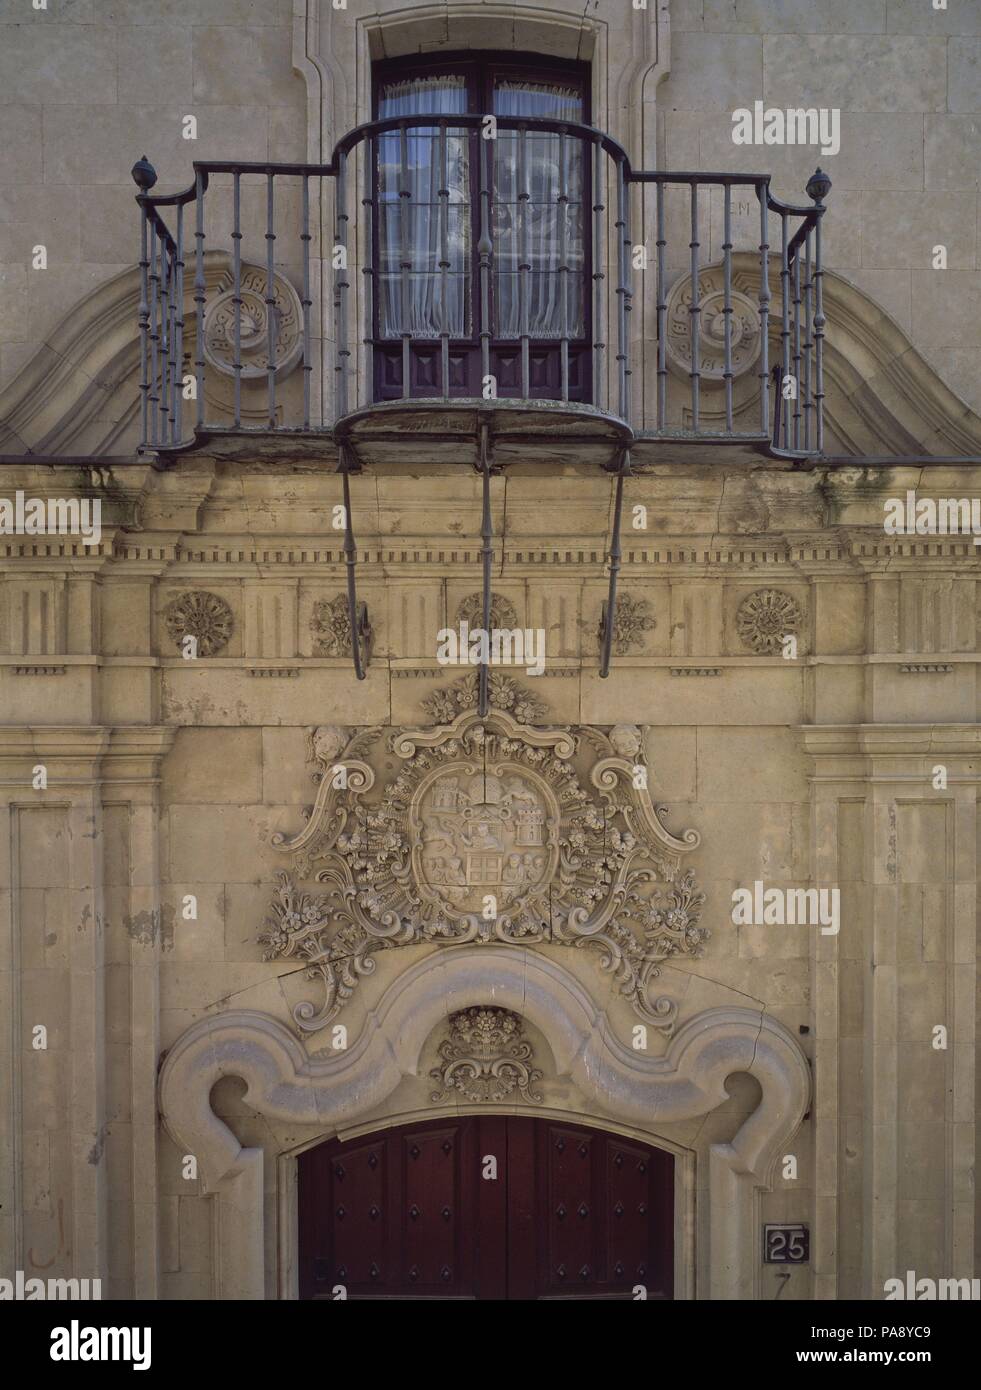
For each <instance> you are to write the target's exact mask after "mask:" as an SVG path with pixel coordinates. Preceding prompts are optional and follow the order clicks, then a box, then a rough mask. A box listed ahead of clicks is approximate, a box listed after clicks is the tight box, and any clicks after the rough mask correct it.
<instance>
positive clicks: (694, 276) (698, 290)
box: [688, 179, 702, 434]
mask: <svg viewBox="0 0 981 1390" xmlns="http://www.w3.org/2000/svg"><path fill="white" fill-rule="evenodd" d="M688 247H689V250H690V252H691V308H690V310H689V314H690V322H691V327H690V329H689V334H690V341H691V373H690V376H691V424H692V429H693V430H694V431H695V433H696V434H697V433H698V421H699V412H700V410H701V400H700V396H701V384H702V372H701V361H702V357H701V346H702V287H701V285H700V284H699V279H698V249H699V240H698V183H697V181H696V180H694V179H693V180H692V184H691V241H690V242H689V243H688Z"/></svg>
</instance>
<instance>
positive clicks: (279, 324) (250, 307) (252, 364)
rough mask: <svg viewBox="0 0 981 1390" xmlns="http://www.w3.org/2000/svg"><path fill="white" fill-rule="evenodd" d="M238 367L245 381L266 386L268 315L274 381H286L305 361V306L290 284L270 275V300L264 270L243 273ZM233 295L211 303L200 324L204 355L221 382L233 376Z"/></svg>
mask: <svg viewBox="0 0 981 1390" xmlns="http://www.w3.org/2000/svg"><path fill="white" fill-rule="evenodd" d="M239 298H240V300H241V308H240V319H239V329H238V346H239V361H240V363H241V369H242V370H241V376H242V380H243V381H260V380H261V381H265V380H266V376H267V369H268V363H269V309H270V305H269V304H268V303H267V300H268V299H269V298H271V299H272V301H273V303H272V306H271V307H272V348H273V358H272V360H273V362H274V364H275V375H276V377H277V379H278V378H279V377H283V376H286V375H287V373H289V372H291V371H292V370H293V368H294V367H295V366H296V365H297V363H298V362H299V360H300V358H301V357H302V355H303V306H302V304H301V302H300V297H299V295H298V294H297V292H296V290H295V289H294V288H293V286H292V285H291V284H290V282H289V281H288V280H286V279H284V277H283V276H282V275H275V274H274V275H273V279H272V294H271V296H270V294H269V281H268V277H267V274H266V271H265V269H264V268H263V267H262V266H257V265H249V264H243V266H242V273H241V294H240V295H239ZM235 346H236V344H235V290H234V288H233V289H230V290H225V291H224V292H223V293H222V294H219V295H217V296H216V297H215V298H214V299H212V301H211V303H210V304H209V305H208V307H207V311H206V313H205V319H204V355H205V359H206V361H207V362H208V365H209V366H211V367H214V368H215V370H216V371H218V372H221V373H222V375H223V376H230V377H234V376H235Z"/></svg>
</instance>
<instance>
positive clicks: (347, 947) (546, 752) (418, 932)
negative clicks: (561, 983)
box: [260, 708, 708, 1034]
mask: <svg viewBox="0 0 981 1390" xmlns="http://www.w3.org/2000/svg"><path fill="white" fill-rule="evenodd" d="M349 733H351V731H348V730H345V729H342V728H339V727H337V726H328V727H325V728H321V729H318V730H316V731H315V733H314V736H313V754H314V760H315V762H316V763H317V764H318V767H319V772H318V774H317V775H318V776H319V785H318V788H317V794H316V800H315V802H314V805H313V807H312V810H311V812H310V815H309V817H308V820H307V823H306V825H305V827H304V828H303V829H302V830H301V831H300V832H299V833H298V834H296V835H295V836H293V837H292V838H289V837H287V836H284V835H280V836H277V837H276V838H275V840H274V844H275V845H276V847H277V849H278V850H279V851H280V852H281V853H282V854H283V855H284V856H288V858H289V861H290V863H289V868H288V869H284V871H283V872H282V873H281V874H280V882H279V887H278V889H277V891H276V895H275V898H274V900H273V903H272V906H271V911H270V916H269V918H268V920H267V922H266V929H265V931H264V933H263V935H262V936H261V938H260V940H261V941H262V943H263V945H264V946H265V948H266V959H273V958H282V959H288V960H295V961H297V962H300V963H306V965H307V967H308V968H307V972H306V973H307V977H308V978H310V979H312V980H316V981H318V982H319V985H320V991H321V993H320V998H319V999H318V1000H317V1001H314V1000H311V999H307V1000H303V1001H302V1002H301V1003H299V1004H297V1005H296V1007H295V1008H294V1010H293V1018H294V1022H295V1024H296V1026H297V1027H298V1028H299V1029H300V1030H301V1031H302V1032H315V1031H317V1030H318V1029H321V1028H323V1027H324V1026H325V1025H326V1024H327V1023H329V1022H330V1021H331V1020H332V1019H333V1018H334V1017H335V1016H336V1015H337V1014H338V1013H339V1012H340V1010H341V1009H342V1008H343V1007H344V1004H345V1003H346V1001H347V1000H348V999H349V998H350V997H351V995H352V993H353V991H354V990H355V989H356V988H357V986H358V984H359V983H360V981H361V980H362V979H363V978H364V977H365V976H367V975H370V974H371V973H372V972H373V971H374V969H375V964H376V957H377V955H378V953H379V952H380V951H387V950H393V949H397V948H399V947H401V946H408V945H427V944H428V945H432V946H437V947H447V948H452V947H454V946H463V945H470V944H476V945H480V946H486V947H487V948H489V949H493V948H494V947H495V946H500V945H509V946H512V947H513V946H520V947H524V948H531V949H535V950H539V949H541V950H546V951H549V950H551V949H552V948H562V949H574V950H585V951H586V952H588V953H591V954H595V956H596V960H597V964H598V966H599V967H600V968H601V969H602V970H604V971H606V972H608V973H609V974H610V975H612V977H613V980H614V981H615V985H616V988H617V991H618V993H619V995H620V996H621V997H622V998H623V999H624V1000H625V1001H626V1002H627V1003H628V1004H629V1006H630V1007H631V1008H632V1010H633V1012H634V1013H635V1014H636V1016H637V1017H638V1018H640V1019H642V1020H643V1021H644V1022H645V1023H647V1024H649V1025H650V1026H652V1027H654V1028H655V1029H657V1030H659V1031H661V1032H663V1033H665V1034H670V1033H671V1032H672V1031H673V1030H674V1028H675V1025H676V1021H677V1004H676V1002H675V1001H674V1000H672V999H670V998H668V997H666V996H665V995H663V994H662V995H659V994H658V993H657V990H656V981H657V979H658V976H659V974H660V970H661V966H662V964H663V963H664V962H665V961H666V960H668V959H669V958H671V957H675V956H681V955H687V956H697V955H699V954H700V953H701V947H702V943H703V942H704V940H705V939H706V938H707V936H708V932H707V931H706V930H705V929H704V928H703V927H700V926H699V925H698V921H699V915H700V911H701V907H702V904H703V902H704V895H703V894H702V893H700V892H698V891H697V889H696V886H695V881H694V876H693V874H692V873H691V871H690V870H687V869H685V868H684V860H685V858H686V856H687V855H688V854H689V853H690V852H691V851H692V850H694V849H695V848H696V847H697V845H698V843H699V836H698V834H697V832H696V831H694V830H687V831H685V832H684V833H683V834H682V835H681V836H680V838H679V837H675V836H674V835H672V834H671V833H670V832H669V831H668V830H667V829H666V828H665V825H664V821H663V818H664V815H665V808H664V807H661V806H655V805H654V804H653V803H652V802H651V799H650V795H649V792H648V790H647V777H646V768H645V765H644V763H643V753H642V736H641V731H640V730H639V729H638V728H637V727H636V726H634V725H628V724H623V725H617V726H616V728H614V729H613V730H612V731H611V733H610V735H609V736H607V735H606V734H604V733H603V732H601V731H600V730H598V729H595V728H586V727H582V728H576V729H571V728H542V727H537V726H531V725H528V724H522V723H519V722H517V721H516V720H515V719H514V718H513V717H512V716H511V715H510V714H509V713H507V712H506V711H504V710H502V709H499V708H496V709H495V708H492V709H491V710H490V712H489V713H488V715H487V717H485V718H483V719H482V718H481V717H480V716H479V714H478V713H477V711H476V710H475V709H474V708H467V709H465V710H464V711H463V712H462V713H460V714H458V715H457V716H456V717H455V718H453V719H452V720H451V721H450V722H448V723H443V724H440V725H438V726H436V727H425V728H414V729H413V728H408V729H400V730H395V731H391V730H383V729H381V728H368V729H362V730H360V731H357V732H353V734H352V736H350V737H349ZM382 769H384V775H383V773H382Z"/></svg>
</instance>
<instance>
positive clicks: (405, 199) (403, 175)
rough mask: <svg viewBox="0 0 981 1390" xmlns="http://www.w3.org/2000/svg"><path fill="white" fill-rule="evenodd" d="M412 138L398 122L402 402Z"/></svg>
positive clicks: (407, 349) (407, 346)
mask: <svg viewBox="0 0 981 1390" xmlns="http://www.w3.org/2000/svg"><path fill="white" fill-rule="evenodd" d="M408 181H409V136H408V132H407V128H406V124H405V121H401V122H400V123H399V275H400V277H401V278H400V282H399V286H400V292H401V305H402V315H401V317H402V399H403V400H408V399H409V396H410V394H411V389H410V380H409V378H410V372H411V365H412V349H411V344H412V333H411V332H410V329H409V267H410V266H411V264H412V262H411V261H410V260H409V199H410V198H411V197H412V190H411V189H410V188H409V182H408Z"/></svg>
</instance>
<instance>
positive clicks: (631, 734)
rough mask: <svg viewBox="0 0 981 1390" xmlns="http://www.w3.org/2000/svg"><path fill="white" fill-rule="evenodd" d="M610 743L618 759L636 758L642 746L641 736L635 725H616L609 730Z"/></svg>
mask: <svg viewBox="0 0 981 1390" xmlns="http://www.w3.org/2000/svg"><path fill="white" fill-rule="evenodd" d="M610 742H611V743H612V744H613V749H614V752H615V753H616V755H617V757H619V758H636V757H637V755H638V754H639V753H640V750H641V747H642V746H643V736H642V734H641V732H640V729H638V727H637V725H636V724H617V725H616V726H615V727H614V728H612V729H611V730H610Z"/></svg>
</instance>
